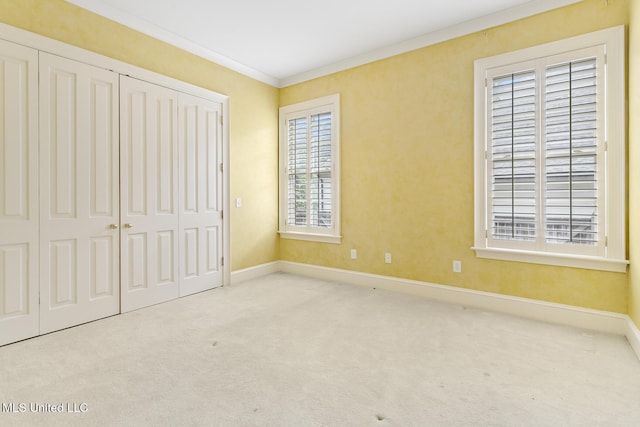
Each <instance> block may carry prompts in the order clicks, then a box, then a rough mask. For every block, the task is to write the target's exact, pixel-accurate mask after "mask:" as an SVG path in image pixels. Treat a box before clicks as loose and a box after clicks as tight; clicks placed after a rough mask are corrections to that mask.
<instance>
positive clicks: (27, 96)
mask: <svg viewBox="0 0 640 427" xmlns="http://www.w3.org/2000/svg"><path fill="white" fill-rule="evenodd" d="M0 94H2V97H0V345H3V344H8V343H10V342H14V341H18V340H21V339H25V338H29V337H32V336H35V335H37V334H38V332H39V310H38V247H39V240H38V227H39V225H38V188H37V185H38V53H37V51H35V50H33V49H29V48H26V47H23V46H20V45H16V44H13V43H8V42H5V41H0Z"/></svg>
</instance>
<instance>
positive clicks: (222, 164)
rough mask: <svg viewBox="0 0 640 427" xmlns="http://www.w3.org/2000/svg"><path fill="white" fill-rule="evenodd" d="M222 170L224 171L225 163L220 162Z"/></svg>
mask: <svg viewBox="0 0 640 427" xmlns="http://www.w3.org/2000/svg"><path fill="white" fill-rule="evenodd" d="M220 172H224V163H220Z"/></svg>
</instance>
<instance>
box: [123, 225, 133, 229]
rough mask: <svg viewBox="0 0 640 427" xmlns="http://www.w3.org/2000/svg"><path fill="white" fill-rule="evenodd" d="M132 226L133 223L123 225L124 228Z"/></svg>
mask: <svg viewBox="0 0 640 427" xmlns="http://www.w3.org/2000/svg"><path fill="white" fill-rule="evenodd" d="M132 227H133V224H125V225H124V228H132Z"/></svg>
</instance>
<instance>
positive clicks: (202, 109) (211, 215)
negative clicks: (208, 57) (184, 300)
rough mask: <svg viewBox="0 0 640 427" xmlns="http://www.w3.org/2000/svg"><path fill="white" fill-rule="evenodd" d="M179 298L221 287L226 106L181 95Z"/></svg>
mask: <svg viewBox="0 0 640 427" xmlns="http://www.w3.org/2000/svg"><path fill="white" fill-rule="evenodd" d="M179 111H180V134H179V135H180V136H179V141H180V154H179V156H180V262H181V265H180V276H181V277H180V296H184V295H190V294H193V293H195V292H200V291H204V290H207V289H212V288H215V287H218V286H221V285H222V265H221V264H222V262H221V261H222V124H221V119H222V116H221V114H222V104H220V103H217V102H213V101H209V100H206V99H202V98H198V97H195V96H191V95H186V94H183V93H181V94H180V95H179Z"/></svg>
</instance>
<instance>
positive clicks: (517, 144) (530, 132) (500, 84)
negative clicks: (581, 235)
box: [490, 71, 537, 241]
mask: <svg viewBox="0 0 640 427" xmlns="http://www.w3.org/2000/svg"><path fill="white" fill-rule="evenodd" d="M490 90H491V102H490V121H491V123H490V159H491V160H490V173H491V180H490V182H491V184H490V185H491V191H490V193H491V200H490V203H491V206H490V209H491V212H490V218H491V224H492V225H491V235H492V237H493V238H494V239H503V240H504V239H506V240H525V241H531V240H535V238H536V219H537V218H536V128H537V124H536V74H535V71H526V72H521V73H517V74H509V75H506V76H499V77H495V78H493V81H492V85H491V88H490Z"/></svg>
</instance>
